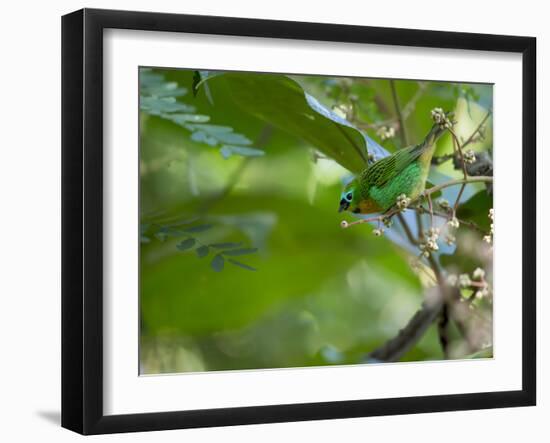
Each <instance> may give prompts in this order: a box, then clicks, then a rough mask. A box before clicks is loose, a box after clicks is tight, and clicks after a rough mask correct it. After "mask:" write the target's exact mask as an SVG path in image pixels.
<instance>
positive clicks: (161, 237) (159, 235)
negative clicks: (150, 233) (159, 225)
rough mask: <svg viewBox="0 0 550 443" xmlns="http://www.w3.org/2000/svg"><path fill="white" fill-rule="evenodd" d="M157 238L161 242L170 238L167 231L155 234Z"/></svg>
mask: <svg viewBox="0 0 550 443" xmlns="http://www.w3.org/2000/svg"><path fill="white" fill-rule="evenodd" d="M155 237H156V238H157V239H158V240H160V241H165V240H166V238H167V237H168V233H167V232H166V231H163V230H161V231H158V232H155Z"/></svg>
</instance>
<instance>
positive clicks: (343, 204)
mask: <svg viewBox="0 0 550 443" xmlns="http://www.w3.org/2000/svg"><path fill="white" fill-rule="evenodd" d="M348 208H349V202H348V201H347V200H345V199H342V200H340V207H339V208H338V212H342V211H345V210H347V209H348Z"/></svg>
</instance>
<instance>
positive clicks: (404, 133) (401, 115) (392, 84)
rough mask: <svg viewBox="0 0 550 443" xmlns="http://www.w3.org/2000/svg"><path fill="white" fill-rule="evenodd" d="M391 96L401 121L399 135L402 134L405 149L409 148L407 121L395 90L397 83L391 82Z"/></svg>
mask: <svg viewBox="0 0 550 443" xmlns="http://www.w3.org/2000/svg"><path fill="white" fill-rule="evenodd" d="M390 88H391V94H392V98H393V104H394V106H395V113H396V114H397V119H398V120H399V134H401V143H402V144H403V146H402V147H403V148H404V147H405V146H408V145H409V143H408V139H407V130H406V129H405V119H404V118H403V113H402V112H401V106H400V105H399V97H398V96H397V89H396V88H395V82H394V81H393V80H390Z"/></svg>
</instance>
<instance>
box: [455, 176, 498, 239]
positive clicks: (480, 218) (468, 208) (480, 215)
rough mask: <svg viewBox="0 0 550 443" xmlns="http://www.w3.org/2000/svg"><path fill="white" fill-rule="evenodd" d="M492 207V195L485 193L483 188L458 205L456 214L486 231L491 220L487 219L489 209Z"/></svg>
mask: <svg viewBox="0 0 550 443" xmlns="http://www.w3.org/2000/svg"><path fill="white" fill-rule="evenodd" d="M457 187H458V186H457ZM492 207H493V199H492V196H490V195H489V194H487V191H485V190H483V191H479V192H478V193H477V194H475V195H474V196H473V197H472V198H470V199H469V200H468V201H467V202H465V203H462V204H461V205H459V207H458V210H457V212H456V216H457V217H458V218H460V219H463V220H468V221H472V222H474V223H476V224H477V225H478V226H479V227H480V228H481V229H483V230H485V231H487V232H488V231H489V229H490V225H491V220H490V219H489V209H491V208H492Z"/></svg>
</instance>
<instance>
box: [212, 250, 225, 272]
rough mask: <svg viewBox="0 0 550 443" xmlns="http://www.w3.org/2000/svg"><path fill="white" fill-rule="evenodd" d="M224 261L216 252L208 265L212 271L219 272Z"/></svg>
mask: <svg viewBox="0 0 550 443" xmlns="http://www.w3.org/2000/svg"><path fill="white" fill-rule="evenodd" d="M224 263H225V259H224V258H223V257H222V256H221V255H220V254H218V255H215V256H214V258H213V259H212V261H211V262H210V266H211V267H212V269H213V270H214V271H216V272H221V271H222V270H223V265H224Z"/></svg>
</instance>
